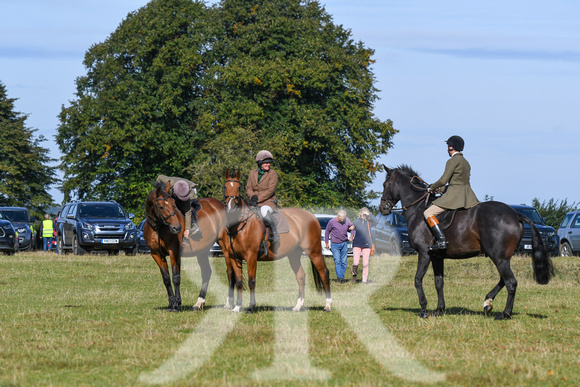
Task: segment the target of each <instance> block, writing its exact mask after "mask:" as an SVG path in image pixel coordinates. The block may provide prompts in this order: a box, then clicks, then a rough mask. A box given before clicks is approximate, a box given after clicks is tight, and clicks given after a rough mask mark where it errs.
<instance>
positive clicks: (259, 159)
mask: <svg viewBox="0 0 580 387" xmlns="http://www.w3.org/2000/svg"><path fill="white" fill-rule="evenodd" d="M273 162H274V157H273V156H272V153H270V152H269V151H267V150H262V151H260V152H258V155H257V156H256V163H257V164H258V168H257V169H253V170H251V171H250V175H249V176H248V184H247V185H246V194H247V195H248V197H249V198H250V205H251V206H253V207H256V206H259V207H260V213H261V215H262V219H263V220H264V223H265V224H266V226H267V227H269V228H270V230H271V231H272V233H271V235H270V241H271V242H272V243H273V245H276V244H278V243H279V242H280V236H279V235H278V229H277V225H278V224H277V222H276V218H274V215H272V212H273V211H274V210H275V209H277V208H278V200H277V199H276V188H277V187H278V174H277V173H276V171H274V170H273V169H271V164H272V163H273Z"/></svg>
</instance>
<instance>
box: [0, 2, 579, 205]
mask: <svg viewBox="0 0 580 387" xmlns="http://www.w3.org/2000/svg"><path fill="white" fill-rule="evenodd" d="M212 3H213V2H212ZM321 3H322V4H323V5H324V6H325V8H326V10H327V12H328V13H330V14H331V15H332V16H333V18H334V22H335V23H336V24H341V25H343V27H344V28H347V29H350V30H351V31H352V34H353V38H354V39H355V40H361V41H363V42H364V43H365V45H366V46H368V47H371V48H373V49H374V50H375V51H376V52H375V56H374V59H375V60H376V63H375V65H374V67H373V70H374V72H375V76H376V81H377V82H376V86H377V88H378V89H380V90H381V91H380V92H379V97H380V100H379V101H377V103H376V105H375V114H376V116H377V117H379V118H380V119H383V120H386V119H391V120H393V122H394V125H395V127H396V128H397V129H398V130H399V131H400V132H399V133H398V134H397V135H396V136H395V138H394V148H393V149H392V150H390V151H389V153H388V154H387V155H385V156H383V157H382V158H381V160H380V161H381V162H383V163H385V164H386V165H387V166H390V167H393V166H397V165H399V164H403V163H405V164H409V165H411V166H412V167H414V168H415V169H416V170H417V171H418V172H419V173H420V174H421V177H422V178H423V179H424V180H426V181H428V182H433V181H435V180H437V179H438V178H439V177H440V175H441V174H442V172H443V168H444V165H445V162H446V161H447V157H448V156H447V153H446V151H445V150H446V148H445V144H444V142H443V141H444V140H445V139H447V138H448V137H449V136H451V135H453V134H458V135H461V136H462V137H463V138H464V139H465V141H466V147H465V152H464V153H465V156H466V158H467V159H468V160H469V162H470V163H471V167H472V186H473V189H474V191H475V192H476V194H477V195H478V197H479V198H480V200H483V198H484V196H485V195H490V196H493V197H494V198H495V199H496V200H500V201H504V202H507V203H513V204H519V203H526V204H529V203H530V202H531V200H532V198H534V197H537V198H539V199H540V200H541V201H542V200H549V199H551V198H554V199H558V200H562V199H568V202H569V203H571V202H580V181H579V180H580V179H579V178H578V172H577V170H578V168H579V166H580V152H579V151H578V149H577V148H579V147H580V116H579V114H578V111H580V109H579V107H578V105H579V104H580V2H578V1H576V0H562V1H553V2H545V1H520V0H517V1H508V2H499V1H488V2H469V1H457V0H450V1H443V2H434V1H432V0H420V1H412V0H405V1H402V0H400V1H388V0H359V1H356V2H355V1H352V0H350V1H346V0H333V1H327V2H324V1H323V2H321ZM146 4H147V1H145V0H114V1H112V0H100V1H96V0H86V1H85V0H83V1H71V0H51V1H44V0H2V2H0V14H1V15H2V23H1V24H0V81H2V82H3V83H4V85H5V86H6V87H7V89H8V93H9V96H10V97H12V98H19V100H18V101H17V102H16V109H17V110H18V111H20V112H23V113H27V114H30V118H29V119H28V121H27V124H28V126H29V127H32V128H37V129H38V134H42V135H44V136H45V137H46V138H47V139H48V141H47V142H46V143H45V146H47V147H48V148H49V149H50V150H51V154H52V156H53V157H54V158H58V157H60V154H59V152H58V148H57V147H56V144H55V143H54V135H55V134H56V127H57V125H58V118H57V116H58V114H59V112H60V109H61V106H62V105H63V104H64V105H68V101H69V100H70V99H72V98H73V97H74V91H75V79H76V77H78V76H81V75H84V74H85V69H84V68H83V66H82V60H83V57H84V53H85V52H86V50H87V49H88V48H89V47H90V46H91V45H93V44H95V43H99V42H102V41H104V40H105V39H106V38H107V37H108V36H109V34H111V33H112V32H113V31H114V30H115V28H116V27H117V26H118V25H119V23H121V21H122V20H123V19H124V18H125V17H126V15H127V13H129V12H131V11H134V10H137V9H138V8H140V7H142V6H144V5H146ZM383 179H384V174H380V175H379V176H378V177H377V181H376V182H375V183H374V184H373V185H372V186H371V187H370V188H372V189H375V190H379V189H380V188H381V185H382V181H383ZM51 193H52V194H53V196H54V198H55V199H56V200H57V201H60V200H62V194H61V193H59V192H58V191H57V190H52V191H51Z"/></svg>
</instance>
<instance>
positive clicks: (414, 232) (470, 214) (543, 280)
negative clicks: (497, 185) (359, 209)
mask: <svg viewBox="0 0 580 387" xmlns="http://www.w3.org/2000/svg"><path fill="white" fill-rule="evenodd" d="M384 167H385V170H386V172H387V177H386V179H385V182H384V183H383V194H382V197H381V203H380V211H381V213H382V214H383V215H388V214H390V213H391V210H392V208H393V207H394V206H395V204H397V202H399V201H400V202H401V206H402V207H403V213H404V215H405V218H406V219H407V226H408V232H409V243H410V244H411V246H413V248H414V249H415V250H417V254H418V256H419V259H418V262H417V272H416V274H415V288H416V289H417V293H418V296H419V304H420V305H421V313H420V317H422V318H425V317H428V314H427V298H426V297H425V293H424V292H423V277H424V276H425V273H426V272H427V269H428V268H429V263H430V262H432V263H433V273H434V276H435V288H436V290H437V297H438V304H437V309H436V310H435V311H434V312H433V315H434V316H438V315H441V314H443V313H444V312H445V299H444V297H443V272H444V270H443V260H444V259H445V258H450V259H462V258H470V257H475V256H478V255H480V254H485V255H486V256H488V257H489V258H491V260H492V261H493V263H494V264H495V266H496V268H497V270H498V272H499V275H500V280H499V282H498V284H497V285H496V286H495V287H494V288H493V289H492V290H491V291H490V292H489V293H488V294H487V295H486V296H485V302H484V304H483V305H484V312H485V315H486V316H487V315H488V314H489V312H490V311H491V310H492V308H493V304H492V302H493V300H494V299H495V296H496V295H497V294H498V293H499V291H500V290H501V289H502V288H503V287H504V286H505V287H506V289H507V292H508V297H507V302H506V306H505V309H504V311H503V313H501V314H498V315H497V316H496V320H502V319H504V318H511V315H512V311H513V304H514V298H515V294H516V287H517V281H516V278H515V276H514V274H513V272H512V270H511V267H510V259H511V257H512V255H513V254H514V251H515V250H516V247H517V246H518V244H519V242H520V240H521V239H522V236H523V233H524V226H523V223H527V224H528V225H529V226H530V227H531V230H532V267H533V271H534V279H535V280H536V282H537V283H539V284H542V285H544V284H547V283H548V282H549V281H550V278H551V277H553V275H554V270H553V267H552V261H551V259H550V257H549V256H548V254H547V252H546V248H545V247H544V244H543V242H542V238H541V236H540V233H539V232H538V230H537V229H536V227H535V226H534V224H533V223H532V222H531V221H530V220H529V219H528V218H527V217H525V216H523V215H520V214H518V213H517V212H516V211H515V210H513V209H512V208H511V207H510V206H508V205H506V204H504V203H501V202H496V201H488V202H483V203H479V204H477V205H476V206H474V207H472V208H470V209H467V210H459V211H457V212H456V213H455V214H454V218H453V220H452V223H451V225H450V226H449V227H448V228H447V229H445V230H444V234H445V237H446V239H447V241H448V242H449V245H448V248H447V250H445V251H444V252H442V253H434V252H433V253H430V252H429V245H430V243H431V240H432V239H433V236H432V234H431V232H430V231H429V227H428V225H427V222H426V221H425V219H424V216H423V211H425V209H426V208H427V206H428V205H429V204H430V203H431V202H432V201H433V200H435V198H436V197H435V195H434V194H433V193H431V192H428V191H427V188H428V187H429V185H428V184H427V183H425V182H424V181H423V180H421V178H420V177H419V176H418V175H417V173H416V172H414V171H413V170H412V169H411V168H410V167H409V166H406V165H402V166H400V167H398V168H395V169H389V168H387V167H386V166H384Z"/></svg>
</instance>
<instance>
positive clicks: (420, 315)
mask: <svg viewBox="0 0 580 387" xmlns="http://www.w3.org/2000/svg"><path fill="white" fill-rule="evenodd" d="M419 317H421V318H428V317H429V313H427V312H421V313H420V314H419Z"/></svg>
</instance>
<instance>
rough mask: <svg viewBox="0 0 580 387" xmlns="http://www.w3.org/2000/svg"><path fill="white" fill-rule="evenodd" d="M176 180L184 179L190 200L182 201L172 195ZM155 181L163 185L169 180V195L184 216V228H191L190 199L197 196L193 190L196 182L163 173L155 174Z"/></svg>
mask: <svg viewBox="0 0 580 387" xmlns="http://www.w3.org/2000/svg"><path fill="white" fill-rule="evenodd" d="M178 180H184V181H185V182H186V183H187V185H188V186H189V199H190V200H186V201H184V202H183V201H181V200H179V198H177V197H176V196H175V195H173V186H174V185H175V183H177V181H178ZM156 182H157V183H161V184H164V185H165V184H167V182H169V183H170V184H171V188H169V194H171V196H173V197H174V198H175V199H176V200H175V205H176V206H177V208H178V209H179V211H181V213H182V214H183V215H184V216H185V229H186V230H191V200H193V199H196V198H197V193H196V190H195V186H196V185H197V184H195V183H194V182H192V181H189V180H187V179H183V178H181V177H172V176H165V175H159V176H157V181H156Z"/></svg>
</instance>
